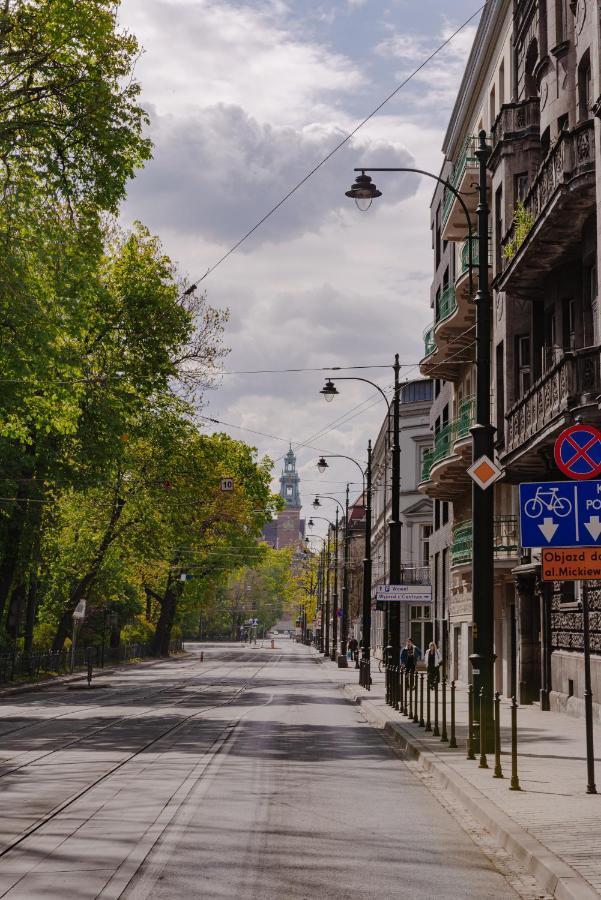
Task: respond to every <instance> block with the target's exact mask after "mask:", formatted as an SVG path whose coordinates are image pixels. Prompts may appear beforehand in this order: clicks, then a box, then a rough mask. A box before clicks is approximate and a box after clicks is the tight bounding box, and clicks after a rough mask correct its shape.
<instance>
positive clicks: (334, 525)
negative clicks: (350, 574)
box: [307, 509, 338, 662]
mask: <svg viewBox="0 0 601 900" xmlns="http://www.w3.org/2000/svg"><path fill="white" fill-rule="evenodd" d="M314 518H315V519H321V520H322V521H323V522H327V523H328V541H329V536H330V528H333V529H334V592H333V594H332V608H333V609H332V612H333V615H332V646H331V649H330V659H331V660H332V662H334V661H335V659H336V655H337V654H336V651H337V647H338V509H336V520H335V522H330V520H329V519H326V518H324V517H323V516H313V517H312V518H310V519H309V521H308V522H307V528H313V526H314V524H315V523H314V521H313V519H314ZM328 571H329V570H328Z"/></svg>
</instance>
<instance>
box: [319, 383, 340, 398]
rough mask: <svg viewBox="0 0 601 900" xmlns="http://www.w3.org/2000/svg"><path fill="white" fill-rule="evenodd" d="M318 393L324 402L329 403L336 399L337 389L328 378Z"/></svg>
mask: <svg viewBox="0 0 601 900" xmlns="http://www.w3.org/2000/svg"><path fill="white" fill-rule="evenodd" d="M319 393H320V394H321V396H322V397H323V398H324V400H326V401H327V402H328V403H331V402H332V400H333V399H334V397H336V396H337V394H338V388H337V387H336V385H335V384H334V382H333V381H332V379H331V378H328V380H327V381H326V383H325V385H324V386H323V387H322V389H321V390H320V392H319Z"/></svg>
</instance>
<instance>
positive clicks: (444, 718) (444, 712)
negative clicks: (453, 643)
mask: <svg viewBox="0 0 601 900" xmlns="http://www.w3.org/2000/svg"><path fill="white" fill-rule="evenodd" d="M440 740H441V742H442V741H444V742H445V743H447V742H448V740H449V737H448V735H447V676H446V674H445V673H444V672H443V673H442V734H441V736H440Z"/></svg>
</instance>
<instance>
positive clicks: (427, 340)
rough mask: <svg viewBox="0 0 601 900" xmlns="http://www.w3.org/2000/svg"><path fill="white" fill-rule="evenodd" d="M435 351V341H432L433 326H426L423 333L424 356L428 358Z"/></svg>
mask: <svg viewBox="0 0 601 900" xmlns="http://www.w3.org/2000/svg"><path fill="white" fill-rule="evenodd" d="M435 350H436V341H435V340H434V325H428V327H427V328H426V330H425V331H424V351H425V352H424V356H430V354H431V353H434V351H435Z"/></svg>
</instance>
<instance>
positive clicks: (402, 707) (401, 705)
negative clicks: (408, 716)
mask: <svg viewBox="0 0 601 900" xmlns="http://www.w3.org/2000/svg"><path fill="white" fill-rule="evenodd" d="M400 676H401V696H400V698H399V712H400V713H403V712H404V711H405V670H404V669H403V667H402V666H401V672H400Z"/></svg>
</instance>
